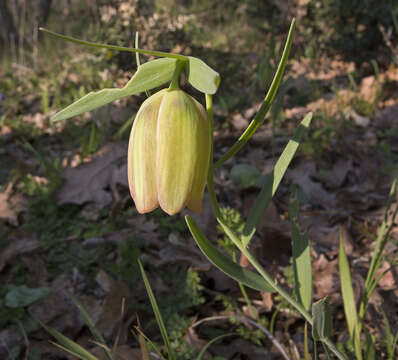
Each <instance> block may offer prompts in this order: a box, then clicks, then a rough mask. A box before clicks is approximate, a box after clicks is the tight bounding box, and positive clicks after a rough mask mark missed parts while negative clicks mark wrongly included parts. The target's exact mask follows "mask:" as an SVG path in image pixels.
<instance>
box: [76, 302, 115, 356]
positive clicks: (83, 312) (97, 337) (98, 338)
mask: <svg viewBox="0 0 398 360" xmlns="http://www.w3.org/2000/svg"><path fill="white" fill-rule="evenodd" d="M70 297H71V299H72V301H73V302H74V304H75V305H76V306H77V307H78V309H79V311H80V314H81V316H82V318H83V320H84V322H85V324H86V325H87V326H88V328H89V329H90V332H91V334H92V335H93V336H94V338H95V340H96V341H97V342H98V343H100V344H102V345H106V342H105V339H104V337H103V336H102V335H101V333H100V332H99V331H98V329H97V328H96V327H95V325H94V322H93V320H92V319H91V317H90V315H89V314H88V312H87V311H86V309H85V308H84V307H83V305H82V303H81V302H80V301H79V299H78V298H77V297H75V296H74V295H72V294H70ZM103 349H104V352H105V355H106V358H107V359H108V360H112V354H111V352H110V351H109V349H108V348H106V347H103Z"/></svg>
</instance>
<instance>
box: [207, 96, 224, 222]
mask: <svg viewBox="0 0 398 360" xmlns="http://www.w3.org/2000/svg"><path fill="white" fill-rule="evenodd" d="M206 111H207V116H208V118H209V124H210V126H209V128H210V130H209V131H210V135H209V136H210V144H211V150H210V165H209V171H208V173H207V190H208V191H209V196H210V202H211V206H212V208H213V213H214V215H215V217H216V218H217V219H218V218H221V210H220V207H219V205H218V202H217V196H216V191H215V189H214V180H213V179H214V163H213V147H214V144H213V130H214V121H213V97H212V96H211V95H210V94H206Z"/></svg>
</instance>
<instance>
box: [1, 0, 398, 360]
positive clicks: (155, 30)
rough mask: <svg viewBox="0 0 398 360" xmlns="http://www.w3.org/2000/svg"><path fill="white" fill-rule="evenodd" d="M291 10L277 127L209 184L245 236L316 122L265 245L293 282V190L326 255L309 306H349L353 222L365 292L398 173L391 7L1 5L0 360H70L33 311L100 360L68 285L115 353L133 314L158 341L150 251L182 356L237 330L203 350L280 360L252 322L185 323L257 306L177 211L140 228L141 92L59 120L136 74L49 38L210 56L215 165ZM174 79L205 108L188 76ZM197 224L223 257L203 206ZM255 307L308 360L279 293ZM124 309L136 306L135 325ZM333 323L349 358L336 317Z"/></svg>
mask: <svg viewBox="0 0 398 360" xmlns="http://www.w3.org/2000/svg"><path fill="white" fill-rule="evenodd" d="M293 17H295V18H296V19H297V28H296V32H295V36H294V42H293V47H292V51H291V55H290V60H289V62H288V66H287V71H286V74H285V76H284V79H283V82H282V84H281V87H280V90H279V92H278V95H277V97H276V100H275V102H274V105H273V106H272V109H271V111H270V113H269V115H267V119H266V121H265V124H264V126H263V127H262V128H261V129H260V130H259V132H258V133H257V134H256V135H255V136H254V138H253V139H252V140H251V142H250V144H249V145H248V146H247V147H246V148H245V149H244V150H242V151H241V152H240V153H239V154H238V155H237V157H235V158H234V159H231V160H230V161H229V162H228V163H227V164H226V165H225V166H223V168H222V169H220V170H219V171H217V173H216V179H215V181H216V186H217V191H218V196H219V199H220V201H221V202H222V204H223V205H224V206H225V209H224V212H225V214H227V215H228V216H229V218H230V222H231V225H233V226H234V227H235V228H236V230H237V231H239V229H240V231H241V230H242V229H241V225H242V217H245V216H247V213H248V211H249V209H250V206H251V205H252V204H253V201H254V198H255V196H256V194H257V193H258V192H259V189H260V187H259V184H261V180H262V178H263V176H264V174H267V173H268V172H270V171H271V169H272V166H273V164H274V163H275V161H276V159H277V158H278V156H279V154H280V153H281V151H282V150H283V148H284V146H285V144H286V142H287V141H288V139H289V136H290V135H291V134H292V132H293V130H294V128H295V127H296V126H297V125H298V123H299V122H300V121H301V119H302V118H303V117H304V116H305V114H306V113H308V112H309V111H312V112H313V113H314V119H313V122H312V125H311V130H310V132H309V134H308V136H307V137H306V139H305V141H304V142H303V144H302V145H301V147H300V150H299V152H298V154H297V156H296V159H295V160H294V162H293V165H292V168H291V169H290V170H289V171H288V173H287V175H286V178H285V179H284V181H283V182H282V185H281V187H280V189H279V190H278V192H277V194H276V197H275V199H274V201H273V203H272V206H271V207H270V209H269V211H268V213H267V216H266V218H265V219H264V221H263V223H262V225H261V227H260V228H259V232H258V235H257V237H256V244H255V245H254V246H255V250H256V254H258V256H259V257H260V260H261V261H262V262H263V263H264V264H266V266H267V269H268V270H269V271H270V272H271V273H272V274H273V275H274V276H276V277H278V278H279V279H281V280H282V282H283V283H284V284H285V286H291V284H292V278H291V264H290V262H289V259H290V256H291V253H290V241H291V239H290V227H289V222H288V220H286V219H287V215H286V214H287V209H288V203H289V199H290V194H291V190H292V188H295V189H296V190H295V191H296V192H297V194H298V195H297V196H298V198H299V200H300V204H301V212H300V214H301V215H300V218H299V222H300V224H301V226H302V229H303V230H306V231H308V233H309V238H310V241H311V242H312V243H313V247H314V250H313V254H312V256H313V262H314V263H313V265H314V292H315V298H316V299H317V298H321V297H323V296H326V295H330V296H331V302H332V305H333V306H334V308H335V309H336V313H338V312H339V311H342V303H341V298H340V296H339V293H338V292H339V284H338V274H337V260H336V255H337V249H338V231H339V229H343V234H344V241H345V244H346V250H347V253H348V255H349V257H350V258H351V259H352V260H353V259H356V262H355V264H356V265H355V266H356V267H355V270H353V273H354V275H353V278H354V282H355V284H356V285H358V287H359V286H361V284H362V283H363V281H364V276H365V275H364V269H365V268H366V266H364V265H363V264H364V263H365V264H366V261H367V260H368V259H369V256H370V255H371V252H372V246H374V240H375V236H376V234H377V230H378V228H379V226H380V222H381V220H382V218H383V214H384V211H385V207H386V202H387V196H388V191H389V188H390V186H391V182H392V179H393V178H394V177H395V176H396V175H397V170H398V162H397V160H398V2H397V1H395V0H384V1H380V0H367V1H364V0H352V1H345V0H282V1H277V0H268V1H255V0H246V1H241V0H240V1H238V0H229V1H222V0H201V1H198V0H188V1H182V0H129V1H123V0H1V1H0V164H1V166H0V357H1V358H4V359H7V358H8V359H20V358H21V359H31V360H33V359H34V360H38V359H66V358H69V357H68V356H67V355H65V354H64V353H63V352H61V351H60V350H59V349H57V348H55V347H54V346H53V345H51V344H49V343H48V339H49V336H48V335H47V334H46V333H45V332H43V331H42V330H40V326H38V324H37V322H35V321H33V320H32V317H34V318H36V319H40V320H41V321H42V322H43V323H45V324H48V325H50V326H53V327H54V328H56V329H58V330H59V331H61V332H63V333H64V334H65V335H67V336H70V337H71V338H73V339H75V340H77V341H79V342H80V343H81V344H83V345H84V346H86V347H87V348H91V350H92V351H93V352H94V353H95V354H96V355H97V356H98V357H99V358H100V357H101V356H102V355H101V354H102V352H101V349H100V348H99V347H98V346H95V345H94V344H93V343H91V342H90V337H89V335H88V334H89V333H88V331H87V329H86V327H85V326H84V323H83V321H82V320H81V317H80V316H79V313H78V310H77V308H76V307H75V306H74V305H73V303H72V302H71V300H70V297H69V296H68V294H69V293H72V294H74V295H76V296H77V297H78V298H79V299H80V301H81V302H82V303H83V305H84V306H85V307H86V308H87V310H88V311H89V312H90V315H91V316H92V317H93V319H94V320H95V323H96V326H97V327H98V329H99V330H100V331H101V332H103V333H104V336H105V338H106V340H107V341H109V344H112V343H113V341H114V339H115V338H116V337H118V338H119V348H120V349H119V351H120V354H121V356H122V357H123V358H126V359H139V358H140V354H139V349H138V348H139V346H138V343H137V340H136V338H135V337H134V336H133V335H132V334H131V332H130V329H131V328H132V327H133V326H135V325H137V318H139V319H140V323H141V326H142V329H143V331H144V333H146V334H147V335H148V336H149V337H150V338H151V339H153V340H154V341H160V337H159V332H158V330H157V327H156V325H155V322H154V320H153V315H152V312H151V309H150V307H149V304H148V301H147V297H146V293H145V290H144V288H143V285H142V281H141V278H140V275H139V272H138V267H137V262H136V260H137V258H138V257H139V256H140V257H141V258H142V259H143V262H144V265H145V267H146V268H147V269H148V276H149V278H150V281H151V283H152V285H153V287H154V290H155V294H157V295H159V297H160V298H161V299H160V306H161V310H162V312H163V314H164V316H165V319H166V323H167V326H168V329H169V331H170V333H171V337H172V340H173V346H174V347H175V348H176V349H178V351H179V354H180V355H179V356H180V358H181V359H191V358H193V356H194V354H195V353H197V351H198V349H199V348H200V347H201V346H203V341H204V340H203V339H209V338H211V337H214V336H215V335H217V334H220V333H223V332H224V333H225V332H230V331H236V332H238V333H239V334H240V335H241V336H240V337H239V338H236V339H234V340H228V341H227V340H225V341H222V342H220V343H219V344H218V345H216V346H214V348H213V350H212V351H209V353H208V357H209V358H214V359H216V358H217V359H260V358H261V359H264V358H269V359H274V358H275V359H278V358H279V357H278V356H279V355H278V351H277V350H276V349H275V348H274V347H272V345H271V343H270V342H269V340H267V337H266V336H265V335H264V334H263V333H261V332H259V331H258V330H256V329H254V328H250V327H247V326H244V325H239V324H236V323H229V322H228V321H221V322H218V323H211V324H207V325H206V326H200V327H195V329H194V328H193V327H192V324H193V323H194V321H195V320H196V319H199V318H204V317H208V316H212V315H217V314H221V315H225V314H227V315H228V314H234V313H245V314H248V316H252V315H253V314H252V313H251V312H250V313H248V310H247V306H246V303H245V300H244V299H242V295H241V293H240V292H239V289H238V287H237V285H236V284H234V283H233V282H232V281H229V280H227V279H226V278H225V277H224V275H223V274H221V273H220V272H219V271H218V270H216V269H214V268H212V267H211V265H210V264H209V263H208V262H207V260H206V259H205V258H204V256H203V255H201V254H200V252H199V251H198V250H197V249H196V247H195V245H194V243H193V240H192V239H191V238H190V235H189V233H188V232H187V230H186V227H185V223H184V219H183V217H182V216H175V217H169V216H167V215H165V214H163V213H162V212H161V211H160V210H157V211H155V212H153V213H151V214H149V215H145V216H141V215H138V214H137V212H136V210H135V207H134V204H133V202H132V200H131V198H130V195H129V192H128V187H127V175H126V151H127V140H128V136H129V132H130V128H131V125H132V123H133V121H134V116H135V114H136V112H137V110H138V108H139V106H140V104H141V103H142V101H143V100H145V98H146V94H140V95H138V96H132V97H128V98H124V99H121V100H119V101H116V102H114V103H112V104H110V105H107V106H105V107H103V108H101V109H98V110H96V111H93V112H92V113H87V114H84V115H80V116H77V117H75V118H73V119H70V120H67V121H63V122H59V123H56V124H53V123H51V121H50V119H51V117H52V116H53V115H54V114H55V113H56V112H57V111H59V110H61V109H62V108H64V107H65V106H67V105H69V104H71V103H72V102H73V101H75V100H77V99H78V98H80V97H82V96H83V95H85V94H86V93H88V92H90V91H96V90H99V89H102V88H105V87H122V86H124V85H125V84H126V82H127V81H128V80H129V79H130V78H131V76H132V75H133V74H134V72H135V71H136V68H137V64H136V57H135V55H134V54H132V53H128V52H117V51H108V50H105V49H94V48H88V47H83V46H80V45H76V44H72V43H67V42H64V41H61V40H58V39H55V38H53V37H51V36H49V35H47V34H44V33H41V32H39V30H38V28H39V27H40V26H41V27H45V28H48V29H50V30H52V31H55V32H58V33H62V34H65V35H69V36H73V37H76V38H80V39H84V40H89V41H93V42H102V43H107V44H114V45H120V46H128V47H134V44H135V36H136V33H137V32H138V33H139V46H140V47H142V48H145V49H152V50H160V51H167V52H174V53H180V54H184V55H192V56H195V57H199V58H201V59H202V60H204V61H205V62H206V63H207V64H209V65H210V66H211V67H212V68H214V69H215V70H217V71H218V72H219V73H220V75H221V85H220V88H219V91H218V92H217V94H216V96H215V97H214V103H215V108H214V111H215V158H216V159H217V158H219V157H221V155H222V154H223V153H225V151H226V150H227V149H228V148H229V147H230V146H231V145H232V144H233V142H234V140H235V139H237V138H238V137H239V135H240V134H241V132H242V131H243V130H244V129H245V128H246V126H247V125H248V124H249V122H250V120H251V119H252V118H253V116H254V115H255V113H256V111H257V109H258V108H259V106H260V104H261V102H262V100H263V98H264V95H265V93H266V91H267V89H268V87H269V85H270V83H271V81H272V76H273V74H274V72H275V70H276V67H277V65H278V62H279V59H280V55H281V53H282V49H283V46H284V42H285V40H286V36H287V33H288V29H289V26H290V22H291V20H292V18H293ZM140 59H141V62H146V61H149V60H151V59H153V58H151V57H148V56H141V57H140ZM182 87H183V88H184V89H185V90H186V91H187V92H189V93H190V94H191V95H193V96H195V97H196V98H197V99H198V100H199V101H200V102H201V103H202V104H203V103H204V98H203V96H202V95H201V94H200V93H198V92H197V91H196V90H195V89H193V88H192V87H190V86H189V84H187V83H186V82H185V81H184V79H183V80H182ZM232 208H235V209H237V210H232ZM196 218H197V220H198V222H199V223H200V224H201V226H202V228H204V229H205V231H206V233H207V235H208V236H209V237H210V238H211V239H213V240H214V241H217V242H218V244H219V245H220V246H221V247H223V248H224V249H225V251H227V252H228V249H229V248H228V246H229V245H228V243H227V240H226V239H224V237H223V235H222V234H221V232H220V231H219V230H218V229H217V228H216V223H215V221H214V219H213V218H212V215H211V211H210V205H209V201H208V199H207V197H205V201H204V209H203V211H202V213H201V214H200V215H198V216H197V217H196ZM391 236H392V242H391V246H390V247H389V248H388V249H387V250H388V253H387V256H386V260H385V264H383V269H384V270H387V276H386V277H385V278H384V279H385V280H384V279H383V282H382V283H381V285H380V286H381V289H380V291H379V292H377V294H376V295H377V296H375V300H374V301H373V303H372V306H373V307H372V311H371V313H370V315H369V319H368V320H369V323H370V324H371V325H370V326H369V328H368V330H369V332H370V333H371V334H372V335H374V336H375V338H376V339H377V349H378V350H380V354H381V356H382V358H387V357H386V356H387V355H386V354H387V352H386V350H385V349H386V345H385V344H386V342H388V340H386V339H385V338H384V337H383V336H384V335H383V334H384V333H385V332H386V323H385V318H384V320H383V316H382V313H383V312H385V313H386V314H387V317H386V318H387V319H389V321H390V323H391V324H395V325H393V330H395V331H397V329H396V324H397V323H398V305H397V304H398V301H397V299H398V291H397V267H396V258H397V257H396V255H397V241H398V234H397V233H396V232H392V235H391ZM242 261H243V263H244V260H242ZM365 274H366V272H365ZM181 284H183V286H182V285H181ZM358 289H359V288H358ZM358 291H359V290H358ZM249 295H250V298H251V299H252V301H253V304H254V305H253V306H254V307H255V309H256V313H257V318H256V319H257V321H258V322H259V323H261V324H263V326H264V327H267V328H268V329H270V330H271V331H272V332H273V333H274V334H275V336H276V337H277V339H279V341H280V342H281V343H282V344H283V346H285V348H286V349H287V351H289V354H291V356H292V359H296V358H297V357H294V356H296V354H300V353H301V354H302V330H300V329H301V328H302V322H300V320H299V319H298V318H296V317H295V315H291V314H290V313H289V311H288V305H287V304H285V303H284V302H283V301H282V300H281V299H278V298H277V297H273V296H271V295H269V294H259V293H257V292H254V291H253V292H250V291H249ZM122 298H126V299H127V300H126V310H125V314H124V315H123V317H121V315H120V308H121V301H122ZM394 326H395V328H394ZM335 329H336V334H337V335H336V337H337V339H338V341H339V342H340V343H341V347H342V348H344V347H346V351H348V352H349V351H350V350H349V346H348V347H347V346H346V345H345V344H346V340H347V333H346V330H345V329H346V325H345V323H344V322H343V320H342V319H341V318H337V320H336V324H335ZM383 349H384V350H383ZM383 351H384V352H383ZM383 354H384V355H383ZM267 356H268V357H267ZM70 358H71V357H70Z"/></svg>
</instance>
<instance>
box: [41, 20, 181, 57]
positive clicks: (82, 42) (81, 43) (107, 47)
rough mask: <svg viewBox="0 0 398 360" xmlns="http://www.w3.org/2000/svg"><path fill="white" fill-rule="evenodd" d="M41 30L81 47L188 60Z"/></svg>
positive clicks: (176, 55)
mask: <svg viewBox="0 0 398 360" xmlns="http://www.w3.org/2000/svg"><path fill="white" fill-rule="evenodd" d="M39 30H40V31H43V32H45V33H47V34H49V35H51V36H54V37H56V38H58V39H62V40H65V41H69V42H73V43H75V44H79V45H85V46H90V47H96V48H103V49H109V50H117V51H129V52H135V53H141V54H146V55H154V56H159V57H168V58H174V59H180V60H187V57H186V56H184V55H180V54H171V53H167V52H163V51H153V50H144V49H135V48H129V47H125V46H116V45H107V44H101V43H95V42H91V41H85V40H80V39H76V38H73V37H71V36H66V35H62V34H58V33H56V32H54V31H51V30H48V29H45V28H42V27H41V28H39Z"/></svg>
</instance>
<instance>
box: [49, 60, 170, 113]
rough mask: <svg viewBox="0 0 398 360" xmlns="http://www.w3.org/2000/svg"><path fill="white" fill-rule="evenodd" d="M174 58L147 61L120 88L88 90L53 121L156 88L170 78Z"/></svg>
mask: <svg viewBox="0 0 398 360" xmlns="http://www.w3.org/2000/svg"><path fill="white" fill-rule="evenodd" d="M177 61H178V60H176V59H171V58H162V59H156V60H153V61H149V62H147V63H145V64H143V65H140V66H139V67H138V70H137V72H136V73H135V74H134V76H133V77H132V78H131V79H130V81H129V82H128V83H127V84H126V86H125V87H123V88H121V89H117V88H114V89H102V90H100V91H96V92H90V93H88V94H87V95H85V96H83V97H82V98H81V99H79V100H77V101H75V102H74V103H73V104H71V105H69V106H67V107H66V108H65V109H63V110H61V111H60V112H58V113H56V114H55V115H54V117H53V118H52V120H53V121H59V120H65V119H68V118H71V117H72V116H75V115H79V114H82V113H84V112H86V111H91V110H94V109H96V108H99V107H101V106H103V105H106V104H108V103H110V102H112V101H115V100H117V99H121V98H123V97H125V96H129V95H134V94H138V93H140V92H142V91H145V90H150V89H153V88H156V87H158V86H160V85H163V84H164V83H166V82H168V81H170V80H171V78H172V76H173V74H174V70H175V68H176V66H177Z"/></svg>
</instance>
